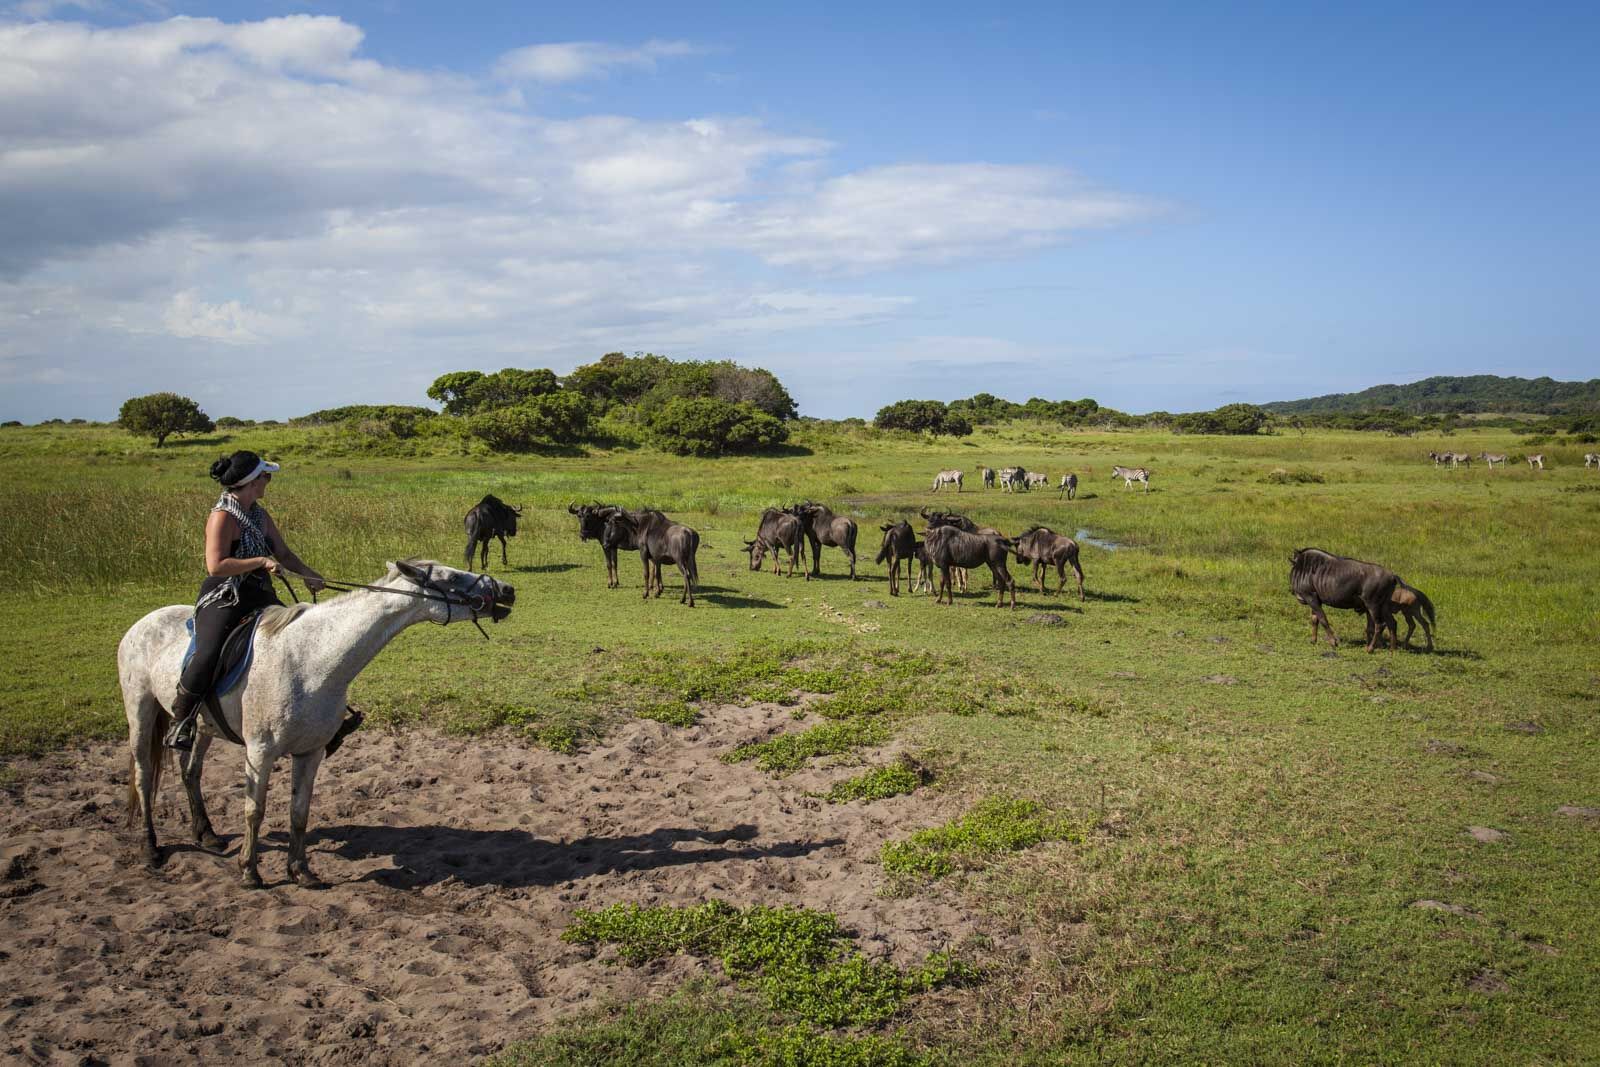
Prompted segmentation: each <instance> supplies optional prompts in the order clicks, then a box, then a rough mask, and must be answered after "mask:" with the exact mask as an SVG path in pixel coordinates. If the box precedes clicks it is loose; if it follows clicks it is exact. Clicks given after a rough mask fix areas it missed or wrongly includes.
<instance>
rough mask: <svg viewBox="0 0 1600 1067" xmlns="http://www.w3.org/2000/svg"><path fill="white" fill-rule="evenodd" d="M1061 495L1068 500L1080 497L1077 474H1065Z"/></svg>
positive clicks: (1062, 480)
mask: <svg viewBox="0 0 1600 1067" xmlns="http://www.w3.org/2000/svg"><path fill="white" fill-rule="evenodd" d="M1061 493H1062V494H1063V495H1064V496H1065V497H1066V498H1067V499H1068V500H1071V499H1072V498H1073V497H1075V496H1077V495H1078V476H1077V475H1076V474H1063V475H1062V476H1061Z"/></svg>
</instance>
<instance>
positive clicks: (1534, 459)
mask: <svg viewBox="0 0 1600 1067" xmlns="http://www.w3.org/2000/svg"><path fill="white" fill-rule="evenodd" d="M1535 467H1537V468H1539V469H1540V470H1544V453H1543V452H1540V453H1539V454H1538V455H1536V456H1529V457H1528V469H1529V470H1533V469H1534V468H1535Z"/></svg>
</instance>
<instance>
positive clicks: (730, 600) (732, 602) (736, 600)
mask: <svg viewBox="0 0 1600 1067" xmlns="http://www.w3.org/2000/svg"><path fill="white" fill-rule="evenodd" d="M694 595H695V599H696V600H709V601H710V602H711V603H713V604H715V605H717V607H719V608H781V607H783V605H782V604H778V603H775V602H773V601H771V600H762V599H761V598H760V597H753V596H728V595H727V594H725V593H707V592H705V591H704V590H702V589H696V590H695V591H694Z"/></svg>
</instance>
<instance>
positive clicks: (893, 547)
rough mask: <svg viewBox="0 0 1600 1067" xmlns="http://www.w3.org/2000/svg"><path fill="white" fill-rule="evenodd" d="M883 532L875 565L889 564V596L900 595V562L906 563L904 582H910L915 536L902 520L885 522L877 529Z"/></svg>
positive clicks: (914, 551) (909, 526) (914, 556)
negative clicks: (881, 543)
mask: <svg viewBox="0 0 1600 1067" xmlns="http://www.w3.org/2000/svg"><path fill="white" fill-rule="evenodd" d="M878 528H879V529H880V530H882V531H883V545H882V547H880V548H879V549H878V558H877V559H876V560H874V562H875V563H888V564H889V595H890V596H899V595H900V561H901V560H905V561H906V580H907V581H910V580H911V562H912V560H913V559H915V558H916V548H917V534H916V531H914V530H912V528H911V524H910V523H909V522H907V521H906V520H904V519H901V520H900V521H899V522H886V523H884V524H883V525H881V526H879V527H878Z"/></svg>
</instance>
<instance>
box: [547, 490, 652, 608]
mask: <svg viewBox="0 0 1600 1067" xmlns="http://www.w3.org/2000/svg"><path fill="white" fill-rule="evenodd" d="M620 511H622V508H619V507H617V506H616V505H615V504H601V503H599V502H598V501H596V502H595V503H593V504H569V505H568V506H567V512H568V514H571V515H576V516H577V517H578V537H579V539H580V540H583V541H598V542H600V550H601V551H602V552H603V553H605V557H606V588H607V589H615V588H617V587H618V586H619V585H621V584H622V579H621V578H620V577H618V575H617V552H618V551H619V550H622V549H626V550H628V551H629V552H631V551H633V550H634V549H636V548H638V547H639V546H638V545H636V544H634V542H633V540H632V533H631V531H632V530H633V529H634V527H633V526H627V525H619V526H617V527H616V528H615V529H613V530H612V532H611V539H610V542H609V543H608V542H607V539H606V520H607V519H609V518H611V516H612V515H614V514H616V513H617V512H620ZM634 518H635V520H637V519H638V515H637V514H635V515H634ZM647 577H648V575H647ZM646 584H647V585H648V583H646Z"/></svg>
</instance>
